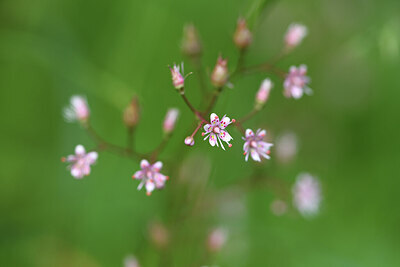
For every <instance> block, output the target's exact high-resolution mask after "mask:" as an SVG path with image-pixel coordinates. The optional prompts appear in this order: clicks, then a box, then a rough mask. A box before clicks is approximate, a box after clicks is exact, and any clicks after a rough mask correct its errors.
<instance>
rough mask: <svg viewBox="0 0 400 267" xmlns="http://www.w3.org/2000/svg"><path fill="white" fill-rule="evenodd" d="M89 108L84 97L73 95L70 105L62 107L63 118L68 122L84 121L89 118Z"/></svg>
mask: <svg viewBox="0 0 400 267" xmlns="http://www.w3.org/2000/svg"><path fill="white" fill-rule="evenodd" d="M89 115H90V110H89V106H88V103H87V101H86V98H85V97H83V96H78V95H74V96H72V97H71V99H70V105H69V106H68V107H66V108H64V118H65V120H66V121H68V122H73V121H79V122H81V123H86V122H87V120H88V119H89Z"/></svg>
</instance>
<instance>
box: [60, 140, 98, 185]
mask: <svg viewBox="0 0 400 267" xmlns="http://www.w3.org/2000/svg"><path fill="white" fill-rule="evenodd" d="M97 158H98V154H97V152H94V151H92V152H89V153H86V150H85V148H84V147H83V146H82V145H77V146H76V147H75V155H69V156H68V157H66V158H62V159H61V161H63V162H69V163H71V164H70V165H69V166H68V168H69V169H71V175H72V176H73V177H75V178H76V179H82V178H83V177H84V176H87V175H89V174H90V165H92V164H94V163H95V162H96V160H97Z"/></svg>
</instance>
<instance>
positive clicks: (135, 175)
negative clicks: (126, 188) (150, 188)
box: [133, 171, 144, 180]
mask: <svg viewBox="0 0 400 267" xmlns="http://www.w3.org/2000/svg"><path fill="white" fill-rule="evenodd" d="M143 175H144V173H143V171H137V172H135V174H134V175H133V178H135V179H138V180H140V179H143Z"/></svg>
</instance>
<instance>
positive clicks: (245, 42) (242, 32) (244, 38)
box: [233, 18, 252, 49]
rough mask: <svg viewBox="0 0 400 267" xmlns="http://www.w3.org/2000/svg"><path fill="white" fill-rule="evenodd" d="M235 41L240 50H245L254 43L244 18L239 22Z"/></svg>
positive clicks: (234, 37)
mask: <svg viewBox="0 0 400 267" xmlns="http://www.w3.org/2000/svg"><path fill="white" fill-rule="evenodd" d="M233 41H234V42H235V45H236V46H237V47H239V48H240V49H245V48H246V47H248V46H249V45H250V43H251V41H252V34H251V31H250V30H249V28H247V23H246V20H245V19H243V18H239V20H238V22H237V26H236V31H235V33H234V35H233Z"/></svg>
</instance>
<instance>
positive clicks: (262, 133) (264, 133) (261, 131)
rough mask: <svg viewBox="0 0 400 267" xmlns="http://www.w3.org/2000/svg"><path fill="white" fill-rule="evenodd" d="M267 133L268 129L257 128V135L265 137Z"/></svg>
mask: <svg viewBox="0 0 400 267" xmlns="http://www.w3.org/2000/svg"><path fill="white" fill-rule="evenodd" d="M266 134H267V131H266V130H261V129H258V130H257V136H258V137H264V136H265V135H266Z"/></svg>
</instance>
